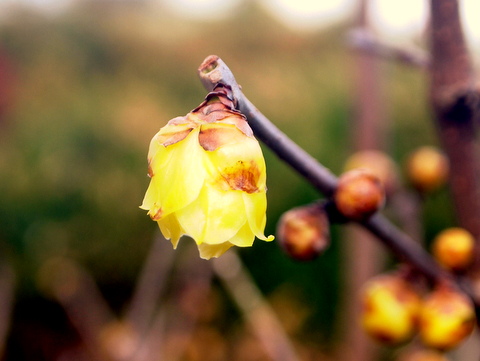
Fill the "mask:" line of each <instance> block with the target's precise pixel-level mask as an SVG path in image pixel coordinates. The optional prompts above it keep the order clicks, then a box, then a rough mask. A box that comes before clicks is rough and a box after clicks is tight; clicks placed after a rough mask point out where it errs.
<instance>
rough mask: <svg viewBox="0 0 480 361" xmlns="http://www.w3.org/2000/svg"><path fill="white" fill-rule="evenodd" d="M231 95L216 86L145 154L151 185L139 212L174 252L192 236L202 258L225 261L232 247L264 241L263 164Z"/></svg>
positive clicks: (163, 131) (164, 130) (171, 124)
mask: <svg viewBox="0 0 480 361" xmlns="http://www.w3.org/2000/svg"><path fill="white" fill-rule="evenodd" d="M232 99H233V97H232V95H231V90H230V89H229V88H227V87H226V86H223V85H221V84H220V85H218V86H217V87H216V88H215V89H214V91H213V92H211V93H209V94H208V95H207V97H206V98H205V101H204V102H203V103H202V104H200V105H199V106H198V107H197V108H195V109H194V110H192V111H191V112H190V113H188V114H187V115H186V116H183V117H177V118H174V119H172V120H170V121H169V122H168V124H167V125H165V126H164V127H163V128H161V129H160V131H159V132H158V133H157V134H156V135H155V136H154V137H153V139H152V141H151V143H150V149H149V152H148V175H149V176H150V178H151V180H150V185H149V187H148V189H147V192H146V194H145V198H144V200H143V203H142V205H141V206H140V208H142V209H145V210H148V215H149V216H150V217H151V218H152V220H154V221H157V223H158V225H159V227H160V230H161V232H162V234H163V235H164V236H165V238H167V239H170V240H171V242H172V244H173V247H174V248H176V247H177V245H178V242H179V239H180V237H181V236H182V235H188V236H190V237H192V238H193V239H194V240H195V242H196V244H197V245H198V249H199V252H200V257H201V258H205V259H209V258H212V257H218V256H220V255H222V254H223V253H224V252H225V251H227V250H228V249H229V248H230V247H232V246H239V247H250V246H252V244H253V241H254V239H255V236H256V237H257V238H259V239H261V240H264V241H271V240H273V238H274V237H273V236H268V237H266V236H265V235H264V229H265V223H266V215H265V212H266V208H267V199H266V190H267V188H266V171H265V160H264V158H263V154H262V150H261V148H260V145H259V144H258V141H257V140H256V139H255V137H254V136H253V132H252V130H251V128H250V126H249V125H248V123H247V121H246V118H245V116H244V115H243V114H241V113H240V112H238V111H237V110H235V107H234V103H233V100H232Z"/></svg>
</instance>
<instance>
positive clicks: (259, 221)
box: [243, 192, 275, 241]
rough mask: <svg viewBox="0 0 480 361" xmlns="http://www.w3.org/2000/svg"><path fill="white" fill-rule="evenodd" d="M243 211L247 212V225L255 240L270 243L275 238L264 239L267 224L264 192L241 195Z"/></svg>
mask: <svg viewBox="0 0 480 361" xmlns="http://www.w3.org/2000/svg"><path fill="white" fill-rule="evenodd" d="M243 200H244V202H245V209H246V211H247V218H248V224H249V225H250V228H251V230H252V232H253V233H254V234H255V236H257V238H259V239H261V240H263V241H272V240H273V239H274V238H275V237H274V236H268V237H265V235H264V230H265V224H266V223H267V216H266V213H265V212H266V210H267V195H266V193H265V192H259V193H252V194H248V193H243Z"/></svg>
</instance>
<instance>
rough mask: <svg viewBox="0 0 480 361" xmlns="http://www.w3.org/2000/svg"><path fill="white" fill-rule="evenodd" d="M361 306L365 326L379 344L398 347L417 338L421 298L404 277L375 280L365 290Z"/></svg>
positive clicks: (386, 275) (375, 278) (364, 287)
mask: <svg viewBox="0 0 480 361" xmlns="http://www.w3.org/2000/svg"><path fill="white" fill-rule="evenodd" d="M361 302H362V309H361V322H362V326H363V328H364V330H365V331H366V332H367V334H369V335H370V336H371V337H372V338H374V339H375V340H377V341H380V342H383V343H386V344H390V345H394V344H399V343H402V342H405V341H407V340H409V339H410V338H411V337H412V336H413V334H414V332H415V327H416V323H417V317H418V310H419V307H420V296H419V295H418V294H417V292H416V291H415V289H414V288H413V287H412V286H411V284H410V283H409V282H407V281H406V280H405V279H404V278H403V277H402V276H401V275H399V274H397V273H392V274H383V275H380V276H376V277H374V278H372V279H371V280H370V281H368V282H367V283H366V284H365V285H364V286H363V288H362V291H361Z"/></svg>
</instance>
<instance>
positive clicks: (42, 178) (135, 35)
mask: <svg viewBox="0 0 480 361" xmlns="http://www.w3.org/2000/svg"><path fill="white" fill-rule="evenodd" d="M394 3H395V4H394ZM397 3H398V4H397ZM461 3H462V5H463V7H462V15H463V17H464V18H463V19H464V25H465V30H466V34H467V37H468V41H469V44H470V46H471V51H472V55H473V56H474V58H475V57H476V56H477V55H478V45H480V30H479V29H478V28H476V27H475V26H474V20H473V18H472V14H478V11H479V9H478V7H479V6H478V3H476V1H475V0H472V1H462V2H461ZM358 12H359V1H357V0H337V1H317V2H312V1H304V0H297V1H288V0H230V1H225V0H224V1H220V0H181V1H180V0H163V1H162V0H71V1H67V0H61V1H60V0H31V1H27V0H0V257H1V261H0V273H1V274H0V292H1V293H0V304H1V305H2V307H1V308H2V309H1V310H0V338H1V351H2V355H3V356H2V357H3V359H4V360H17V361H20V360H119V359H130V358H129V357H128V355H129V352H130V351H131V348H132V347H134V346H131V345H133V344H134V340H135V337H136V336H135V333H134V332H133V331H132V328H131V325H130V324H129V323H128V322H125V321H124V320H126V319H129V317H130V318H131V319H135V317H140V316H138V313H140V314H141V313H142V309H143V310H145V309H146V308H148V307H150V310H151V311H150V313H149V315H150V316H151V317H150V316H148V317H147V316H145V315H143V316H142V317H144V318H143V320H144V321H142V322H143V323H144V326H145V324H148V325H149V326H153V327H152V329H156V330H157V331H155V332H157V333H155V332H153V333H152V335H153V336H154V337H153V336H152V337H153V339H154V340H156V341H155V342H154V344H157V346H158V345H159V346H158V352H156V353H154V356H151V357H150V358H147V359H151V360H209V361H215V360H244V361H247V360H252V361H253V360H270V359H272V358H271V355H269V354H268V351H266V350H265V347H263V346H262V344H261V343H259V342H258V339H257V338H256V337H255V332H252V327H250V326H251V325H250V324H249V322H248V317H247V316H248V315H245V312H244V311H242V309H241V307H240V308H239V307H238V305H237V304H238V303H239V302H240V304H241V303H242V301H241V300H238V299H235V296H232V294H231V292H230V291H228V280H227V281H225V280H223V281H222V280H221V279H220V278H219V277H215V276H211V272H218V269H217V271H215V270H213V271H212V269H211V267H210V266H209V265H210V264H211V263H208V262H206V261H198V260H197V258H198V257H197V253H196V250H195V249H193V250H192V249H190V248H189V247H188V245H189V244H190V242H191V241H187V240H184V242H182V244H181V247H179V250H178V251H177V252H176V253H173V252H172V251H171V249H170V248H171V247H170V245H169V244H168V242H166V241H162V240H159V239H158V238H159V235H158V229H157V228H158V227H157V225H156V224H155V223H154V222H152V221H151V220H150V218H149V217H148V216H147V215H146V214H145V212H144V211H142V210H140V209H139V208H138V206H139V205H140V204H141V201H142V199H143V195H144V192H145V190H146V188H147V185H148V182H149V179H148V177H147V164H146V154H147V149H148V144H149V141H150V139H151V137H152V136H153V135H154V134H155V133H156V132H157V131H158V129H159V128H160V127H161V126H163V125H164V124H165V123H166V122H167V121H168V120H169V119H171V118H173V117H176V116H179V115H184V114H186V113H187V112H188V111H190V110H191V109H193V108H195V107H196V106H197V105H198V104H199V103H200V102H201V101H202V100H203V98H204V96H205V95H206V91H205V90H204V88H203V87H202V85H201V83H200V81H199V80H198V76H197V73H196V69H197V68H198V66H199V65H200V64H201V62H202V61H203V59H204V58H205V57H206V56H208V55H210V54H216V55H218V56H220V57H221V58H222V59H223V60H224V61H225V62H226V63H227V64H228V65H229V67H230V68H231V69H232V71H233V72H234V73H235V76H236V79H237V81H238V82H239V83H240V84H241V85H242V87H243V90H244V92H245V94H246V95H247V97H248V98H249V99H250V100H251V101H252V102H253V103H254V104H255V105H256V106H257V107H258V108H259V109H260V110H261V111H262V112H263V113H264V114H265V115H266V116H267V117H268V118H269V119H271V120H272V121H273V122H274V123H275V124H276V125H277V126H278V127H279V128H280V129H282V130H283V131H284V132H285V133H287V134H288V135H289V136H290V137H291V138H292V139H293V140H295V141H296V142H298V144H299V145H301V146H302V147H303V148H305V149H306V150H307V151H308V152H309V153H310V154H312V155H313V156H314V157H316V158H317V159H318V160H319V161H320V162H321V163H322V164H324V165H325V166H326V167H328V168H330V169H331V170H332V171H333V172H334V173H336V174H339V173H341V171H342V169H343V167H344V163H345V161H346V159H347V157H348V156H349V155H351V154H352V153H353V152H354V151H355V150H356V148H357V145H358V141H356V140H355V139H356V137H358V134H359V132H362V130H361V129H358V128H356V125H355V124H356V123H355V122H354V121H353V119H354V118H355V114H356V113H357V108H358V104H357V100H358V95H357V93H358V91H359V90H358V82H357V81H358V58H357V52H356V51H355V49H353V48H352V46H351V44H350V43H349V41H348V34H349V32H350V31H351V30H352V29H353V28H354V27H355V26H356V25H357V17H358ZM368 17H369V27H370V29H371V30H372V31H373V33H375V34H376V35H377V36H378V37H379V38H380V39H382V40H385V41H388V42H391V43H393V44H395V45H401V46H403V45H405V46H406V47H410V46H413V47H416V48H419V49H427V46H428V44H427V42H426V29H425V27H426V23H427V21H428V11H427V4H426V2H424V1H418V0H412V1H403V2H401V4H400V2H391V1H388V0H377V1H371V2H369V7H368ZM477 23H478V22H477ZM375 69H376V73H375V74H376V75H375V76H376V81H377V82H378V87H379V89H380V91H379V94H380V100H381V108H382V112H381V122H382V126H381V127H382V129H383V131H382V133H381V137H382V139H383V140H382V144H383V145H381V147H383V149H384V150H385V151H386V152H387V153H388V154H390V156H391V157H392V158H393V159H394V160H395V161H396V162H397V164H398V166H399V168H400V169H401V167H402V163H403V162H404V159H405V157H406V155H407V154H408V153H409V152H410V151H411V150H413V149H415V148H416V147H418V146H421V145H424V144H436V142H437V140H436V135H435V128H434V126H433V124H432V121H431V119H430V114H429V111H430V110H429V108H428V106H427V97H426V89H427V84H426V76H425V73H424V70H423V69H420V68H418V67H413V66H409V65H405V64H400V63H395V62H392V61H378V62H377V63H376V68H375ZM356 144H357V145H356ZM379 147H380V145H379ZM263 150H264V153H265V157H266V161H267V167H268V202H269V203H268V204H269V205H268V213H267V216H268V221H267V230H266V234H274V233H275V228H276V223H277V221H278V219H279V218H280V216H281V215H282V213H283V212H285V211H287V210H288V209H290V208H292V207H296V206H300V205H303V204H307V203H311V202H313V201H315V200H316V199H318V198H321V195H320V194H318V192H317V191H315V189H313V187H311V186H310V185H309V184H308V183H307V182H306V181H305V180H303V179H301V178H300V177H299V176H298V175H297V174H295V172H293V171H292V170H291V169H290V168H289V167H288V166H287V165H285V164H283V163H282V162H281V161H280V160H279V159H277V158H276V156H275V155H274V154H273V153H271V151H269V149H267V148H266V147H263ZM399 181H400V182H402V176H401V171H400V176H399ZM387 212H389V209H388V207H387ZM421 219H422V220H423V224H424V227H425V230H424V235H425V239H426V241H427V242H428V240H429V239H430V238H431V237H432V235H433V234H435V233H436V232H437V231H438V230H439V229H441V228H443V227H445V226H446V225H451V224H453V218H452V215H451V210H450V207H449V200H448V195H447V193H446V192H445V191H443V190H442V191H440V192H437V193H435V194H434V195H432V196H431V197H429V199H428V200H426V203H425V206H424V209H423V211H422V215H421ZM331 232H332V243H331V245H330V247H329V248H328V250H327V251H326V252H325V253H324V254H323V255H321V256H320V257H319V258H317V259H316V260H314V261H312V262H307V263H301V262H296V261H294V260H291V259H289V258H288V257H287V256H286V255H285V254H284V253H283V252H282V250H281V249H280V247H279V246H278V244H276V243H275V242H273V243H264V242H259V241H257V242H255V244H254V246H253V247H252V248H249V249H242V250H239V252H238V254H239V257H240V258H239V259H240V260H241V263H239V265H240V266H239V267H241V270H243V271H242V272H244V275H245V276H248V277H251V278H248V279H249V281H248V282H249V283H248V284H249V285H250V286H252V287H258V289H259V290H260V291H261V294H262V295H263V296H264V297H265V298H266V300H268V302H269V303H268V305H269V306H268V307H267V308H266V309H267V310H270V311H273V312H274V315H275V317H277V320H278V321H279V322H280V326H281V329H282V330H283V331H282V332H284V333H285V334H286V335H287V336H288V338H289V340H290V342H292V343H293V344H294V348H295V350H296V352H297V353H298V359H299V360H333V359H340V358H339V357H337V356H336V355H337V354H338V350H339V349H340V350H341V349H342V348H343V347H344V346H343V345H344V342H345V333H346V330H348V329H349V328H352V327H355V324H356V323H357V321H356V320H355V319H352V318H349V317H346V316H345V312H344V309H345V303H352V302H353V298H352V297H353V295H352V294H350V293H349V292H350V291H351V289H349V288H348V287H347V286H346V284H348V281H347V282H346V280H348V272H346V271H345V269H346V267H347V265H348V262H349V261H348V259H349V258H348V257H351V255H350V256H348V257H347V256H346V252H345V248H346V245H348V244H349V243H351V242H354V241H355V240H354V239H352V238H351V237H348V234H347V236H346V234H345V232H344V231H343V228H342V227H338V226H333V227H332V229H331ZM162 245H166V246H165V247H163V246H162ZM379 253H380V255H379V258H380V259H382V264H386V267H388V266H389V265H391V262H390V258H389V256H387V254H386V253H385V252H383V249H381V250H379ZM155 257H156V258H155ZM354 257H361V254H356V255H354ZM242 265H243V266H242ZM149 267H150V268H149ZM152 270H153V271H152ZM199 270H203V271H202V272H200V271H199ZM202 275H203V276H202ZM142 277H143V278H142ZM149 277H150V278H149ZM198 277H200V278H201V277H203V278H201V279H200V280H199V281H198V282H197V281H195V282H193V283H192V282H190V281H191V280H192V279H193V280H197V278H198ZM142 280H143V281H142ZM149 280H150V281H149ZM189 280H190V281H189ZM142 282H143V283H142ZM149 282H150V283H149ZM225 282H227V284H225ZM195 285H196V286H198V285H203V286H202V287H196V286H195ZM254 289H255V288H254ZM149 292H153V294H150V296H149ZM252 292H253V291H252ZM142 297H144V298H143V299H142ZM149 297H150V298H149ZM142 300H143V301H142ZM145 300H150V301H151V303H152V302H153V303H154V306H152V305H150V306H148V305H147V306H145V305H146V304H148V302H147V301H145ZM142 302H144V303H143V304H142ZM145 302H146V303H145ZM139 305H140V306H139ZM142 305H143V306H142ZM142 307H143V308H142ZM135 312H137V316H135ZM179 315H181V320H180V321H179V320H178V317H180V316H179ZM270 315H271V314H270ZM140 318H141V317H140ZM154 321H155V322H154ZM140 323H141V322H140ZM172 325H173V326H172ZM249 325H250V326H249ZM155 327H156V328H155ZM147 328H148V327H147ZM143 329H146V328H145V327H144V328H143ZM137 336H138V335H137ZM181 336H182V337H183V338H182V337H181ZM187 336H188V337H187ZM393 352H395V351H390V350H384V349H381V351H380V354H381V355H380V356H378V357H379V358H381V357H383V359H392V357H393V356H392V354H394V353H393Z"/></svg>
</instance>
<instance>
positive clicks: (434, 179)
mask: <svg viewBox="0 0 480 361" xmlns="http://www.w3.org/2000/svg"><path fill="white" fill-rule="evenodd" d="M448 171H449V162H448V158H447V157H446V156H445V154H443V153H442V152H441V151H440V150H439V149H437V148H435V147H431V146H424V147H421V148H418V149H417V150H415V151H414V152H413V153H411V154H410V156H409V157H408V159H407V164H406V175H407V178H408V180H409V181H410V183H411V184H412V186H413V187H415V188H416V189H417V190H419V191H420V192H432V191H434V190H437V189H438V188H440V187H441V186H443V185H444V184H445V182H446V180H447V176H448Z"/></svg>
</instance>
